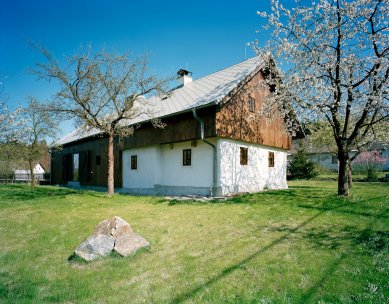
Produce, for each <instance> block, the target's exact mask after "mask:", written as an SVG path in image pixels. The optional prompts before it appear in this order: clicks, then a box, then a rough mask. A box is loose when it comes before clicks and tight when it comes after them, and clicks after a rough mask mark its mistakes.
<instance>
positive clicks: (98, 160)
mask: <svg viewBox="0 0 389 304" xmlns="http://www.w3.org/2000/svg"><path fill="white" fill-rule="evenodd" d="M100 164H101V156H100V155H96V166H100Z"/></svg>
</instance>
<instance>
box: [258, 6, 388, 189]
mask: <svg viewBox="0 0 389 304" xmlns="http://www.w3.org/2000/svg"><path fill="white" fill-rule="evenodd" d="M296 2H297V4H296V5H295V7H294V8H292V9H288V8H286V7H285V6H283V5H282V4H280V1H278V0H272V5H271V6H272V7H271V8H272V12H271V13H266V12H259V13H258V14H259V15H260V16H261V17H264V18H265V19H266V20H267V23H266V25H265V27H264V28H263V30H265V31H267V30H271V35H272V38H271V40H270V42H269V44H268V46H267V47H268V48H269V49H268V50H271V52H272V53H273V55H274V58H275V60H276V61H277V62H278V63H279V64H280V65H281V66H282V64H286V65H284V66H285V67H286V69H288V70H287V71H286V72H285V73H284V74H283V75H282V82H280V81H279V79H277V77H274V78H272V77H269V78H268V82H269V85H270V86H271V85H274V83H277V84H280V85H279V86H276V87H275V90H274V92H273V94H271V95H270V96H269V99H268V101H269V103H278V104H281V105H282V104H285V103H287V102H290V101H291V100H292V101H294V103H295V105H296V108H297V109H298V113H299V115H300V117H302V118H303V119H304V118H305V119H308V120H315V119H317V120H325V121H326V123H327V125H328V126H329V127H330V129H331V133H332V138H333V141H334V144H335V145H336V151H337V155H338V159H339V176H338V195H342V196H347V195H348V194H349V185H348V180H349V178H350V177H348V169H347V168H348V167H350V166H349V165H350V157H349V152H350V150H351V149H353V148H355V147H358V146H363V145H365V144H366V143H367V142H368V141H371V140H372V139H374V138H376V137H377V136H378V135H379V136H382V132H384V133H383V134H385V133H386V135H387V134H388V133H389V130H388V128H387V126H388V125H387V122H388V119H389V102H388V79H389V63H388V62H389V60H388V59H389V37H388V36H389V35H388V19H387V18H388V17H387V16H388V15H389V2H388V0H354V1H342V0H333V1H330V0H319V1H315V2H314V1H311V3H310V4H307V5H304V4H302V2H301V3H300V1H296ZM304 3H306V1H304ZM256 50H257V51H258V52H259V53H261V54H265V53H267V51H266V50H261V49H259V48H258V47H257V48H256ZM269 68H272V65H269ZM273 74H276V73H273ZM379 133H381V134H379Z"/></svg>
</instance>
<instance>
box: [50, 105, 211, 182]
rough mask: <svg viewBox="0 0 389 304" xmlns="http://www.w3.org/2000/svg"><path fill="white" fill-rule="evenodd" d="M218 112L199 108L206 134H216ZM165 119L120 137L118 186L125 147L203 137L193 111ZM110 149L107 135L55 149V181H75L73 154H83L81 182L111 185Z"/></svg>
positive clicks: (117, 165) (116, 172)
mask: <svg viewBox="0 0 389 304" xmlns="http://www.w3.org/2000/svg"><path fill="white" fill-rule="evenodd" d="M215 112H216V110H215V107H214V106H213V107H208V108H204V109H200V110H198V111H197V114H198V115H199V116H200V117H201V118H202V119H203V120H204V123H205V136H206V137H214V136H215V135H216V130H215ZM162 121H163V122H164V123H166V127H165V128H164V129H159V128H154V127H153V126H152V125H151V124H150V123H145V124H142V125H141V126H140V127H139V128H138V129H136V130H135V133H134V134H133V135H132V136H129V137H127V138H123V139H121V140H120V143H119V139H118V138H116V139H115V145H114V157H115V169H114V172H115V176H114V178H115V187H121V186H122V163H121V162H122V158H121V153H122V150H126V149H131V148H135V147H144V146H149V145H155V144H166V143H173V142H180V141H189V140H196V139H200V131H199V128H200V127H199V125H198V123H197V121H196V120H195V119H194V118H193V114H192V113H191V112H189V113H183V114H180V115H176V116H172V117H168V118H165V119H163V120H162ZM107 151H108V140H107V137H99V136H97V137H91V138H86V139H83V140H79V141H77V142H74V143H70V144H66V145H64V146H63V147H62V149H61V150H53V151H52V160H51V166H52V172H51V182H52V184H67V182H68V180H71V178H72V174H71V166H70V168H69V162H70V159H71V157H72V154H74V153H79V154H80V183H81V185H93V186H107V168H108V158H107ZM97 156H100V165H97V164H96V157H97ZM88 172H89V174H88Z"/></svg>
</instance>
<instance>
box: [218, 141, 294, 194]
mask: <svg viewBox="0 0 389 304" xmlns="http://www.w3.org/2000/svg"><path fill="white" fill-rule="evenodd" d="M241 147H244V148H248V163H247V165H241V164H240V148H241ZM217 149H218V173H219V185H218V187H219V189H220V190H219V191H221V194H222V195H226V194H228V193H234V192H258V191H261V190H263V189H265V188H267V189H286V188H287V187H288V185H287V182H286V165H287V163H286V156H287V153H286V151H285V150H281V149H276V148H271V147H265V146H261V145H256V144H250V143H246V142H241V141H236V140H231V139H223V138H218V141H217ZM269 152H274V167H269V161H268V157H269Z"/></svg>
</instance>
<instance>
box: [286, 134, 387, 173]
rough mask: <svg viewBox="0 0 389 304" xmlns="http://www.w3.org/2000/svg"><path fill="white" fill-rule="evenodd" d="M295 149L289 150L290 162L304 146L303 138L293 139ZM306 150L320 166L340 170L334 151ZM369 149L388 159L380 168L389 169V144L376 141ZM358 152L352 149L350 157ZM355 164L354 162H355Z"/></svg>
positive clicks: (316, 148)
mask: <svg viewBox="0 0 389 304" xmlns="http://www.w3.org/2000/svg"><path fill="white" fill-rule="evenodd" d="M292 146H293V149H292V150H290V151H289V154H288V162H290V161H291V160H292V159H293V155H294V154H295V153H296V152H297V150H298V149H299V148H300V147H302V146H304V142H303V141H301V140H294V141H293V145H292ZM304 150H305V152H306V153H307V154H308V157H309V159H310V160H311V161H312V162H314V163H315V164H317V165H318V166H319V167H321V168H323V169H326V170H330V171H333V172H338V156H337V155H336V153H334V152H330V151H328V149H327V148H326V147H319V148H318V147H311V146H308V147H305V146H304ZM366 150H367V151H377V152H378V153H379V154H380V155H381V157H382V158H384V159H385V160H386V162H385V163H384V164H380V165H378V168H379V169H380V170H382V171H389V145H388V144H385V143H378V142H374V143H372V144H370V145H369V146H368V147H367V148H366ZM356 153H357V150H352V151H351V152H350V157H353V156H354V155H355V154H356ZM353 166H354V164H353Z"/></svg>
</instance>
